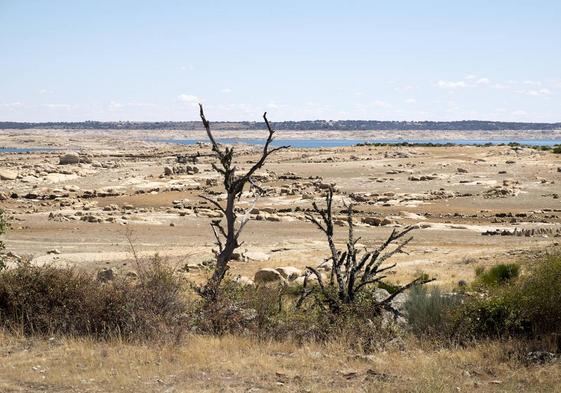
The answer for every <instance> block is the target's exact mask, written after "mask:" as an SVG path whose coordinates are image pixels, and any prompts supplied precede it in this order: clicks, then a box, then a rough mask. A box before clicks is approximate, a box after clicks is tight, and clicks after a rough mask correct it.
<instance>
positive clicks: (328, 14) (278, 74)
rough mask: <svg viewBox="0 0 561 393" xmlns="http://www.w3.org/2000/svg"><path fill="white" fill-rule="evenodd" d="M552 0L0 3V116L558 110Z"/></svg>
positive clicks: (560, 92) (560, 70)
mask: <svg viewBox="0 0 561 393" xmlns="http://www.w3.org/2000/svg"><path fill="white" fill-rule="evenodd" d="M560 16H561V1H559V0H550V1H546V0H534V1H517V0H508V1H507V0H493V1H490V0H485V1H482V0H469V1H467V0H465V1H450V0H447V1H436V0H424V1H418V0H415V1H414V0H411V1H406V0H393V1H387V0H384V1H375V0H370V1H360V0H356V1H354V0H346V1H334V0H323V1H316V0H298V1H292V0H276V1H264V0H260V1H257V0H236V1H232V0H224V1H218V0H215V1H213V0H203V1H201V0H197V1H190V0H184V1H171V0H160V1H156V0H153V1H142V0H96V1H86V0H48V1H47V0H42V1H41V0H0V121H30V122H36V121H84V120H99V121H120V120H123V121H124V120H134V121H162V120H171V121H183V120H198V113H197V110H196V104H197V103H198V102H201V103H203V105H204V106H205V111H206V114H207V117H208V118H209V119H210V120H232V121H237V120H249V121H253V120H256V121H258V120H260V118H261V115H262V113H263V112H264V111H267V112H268V117H269V119H270V120H272V121H282V120H314V119H324V120H345V119H368V120H409V121H413V120H464V119H479V120H497V121H529V122H560V121H561V23H560Z"/></svg>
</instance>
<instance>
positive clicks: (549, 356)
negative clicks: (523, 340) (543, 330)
mask: <svg viewBox="0 0 561 393" xmlns="http://www.w3.org/2000/svg"><path fill="white" fill-rule="evenodd" d="M556 359H557V356H556V355H555V354H554V353H552V352H547V351H533V352H528V353H527V354H526V356H525V357H524V360H525V361H526V362H528V363H537V364H545V363H550V362H552V361H554V360H556Z"/></svg>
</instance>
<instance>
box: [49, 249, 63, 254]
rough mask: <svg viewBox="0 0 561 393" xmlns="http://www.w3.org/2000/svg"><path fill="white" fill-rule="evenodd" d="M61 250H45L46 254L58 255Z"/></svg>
mask: <svg viewBox="0 0 561 393" xmlns="http://www.w3.org/2000/svg"><path fill="white" fill-rule="evenodd" d="M60 253H61V252H60V250H57V249H56V248H53V249H52V250H49V251H47V255H52V254H54V255H59V254H60Z"/></svg>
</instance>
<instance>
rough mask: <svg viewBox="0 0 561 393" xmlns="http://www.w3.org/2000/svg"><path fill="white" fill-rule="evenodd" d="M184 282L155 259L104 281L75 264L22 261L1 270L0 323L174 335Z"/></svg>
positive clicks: (30, 330) (81, 332)
mask: <svg viewBox="0 0 561 393" xmlns="http://www.w3.org/2000/svg"><path fill="white" fill-rule="evenodd" d="M182 287H183V286H182V284H181V282H179V280H178V279H177V278H176V277H175V276H174V275H173V272H172V271H171V269H169V268H167V267H165V266H163V265H162V264H160V263H159V262H158V261H157V260H154V261H152V263H151V264H150V265H149V266H148V267H147V268H146V269H145V270H144V271H143V272H142V273H141V274H139V277H138V278H136V279H132V278H127V277H117V278H116V279H115V280H113V281H111V282H107V283H100V282H98V281H96V280H95V279H94V278H93V277H92V276H91V275H90V274H87V273H85V272H81V271H79V270H77V269H73V268H60V267H53V266H41V267H39V266H33V265H31V264H28V263H25V264H21V265H20V266H18V267H16V268H14V269H10V270H6V271H3V272H1V273H0V325H1V326H2V327H4V328H6V329H9V330H12V331H17V332H21V333H23V334H27V335H32V334H39V335H71V336H91V337H95V338H111V337H118V338H123V339H149V338H154V337H163V336H164V335H168V334H174V335H177V334H178V332H179V331H180V329H181V326H182V320H181V319H182V318H183V316H184V315H185V312H186V308H187V306H186V302H185V300H184V299H183V294H184V291H183V289H182Z"/></svg>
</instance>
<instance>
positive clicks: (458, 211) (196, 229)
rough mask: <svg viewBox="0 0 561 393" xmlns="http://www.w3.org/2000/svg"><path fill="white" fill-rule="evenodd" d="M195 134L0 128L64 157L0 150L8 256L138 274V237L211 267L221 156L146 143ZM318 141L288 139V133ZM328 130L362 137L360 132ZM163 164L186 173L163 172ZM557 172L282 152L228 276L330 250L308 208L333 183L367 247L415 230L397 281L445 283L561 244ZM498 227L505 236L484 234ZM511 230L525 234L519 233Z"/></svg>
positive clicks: (10, 137) (5, 141) (382, 151)
mask: <svg viewBox="0 0 561 393" xmlns="http://www.w3.org/2000/svg"><path fill="white" fill-rule="evenodd" d="M199 134H200V132H199V131H194V132H183V131H182V132H180V131H169V132H168V131H166V132H160V133H157V132H146V131H122V130H120V131H119V130H113V131H103V132H102V131H100V132H97V131H87V132H84V131H72V130H32V131H9V130H8V131H0V146H4V147H50V148H55V149H60V150H57V151H53V152H48V153H19V154H16V153H13V154H12V153H0V175H1V174H2V171H4V174H7V175H8V176H4V177H5V178H6V177H7V178H10V179H7V180H0V205H1V207H2V208H3V209H5V211H6V212H7V216H8V219H9V221H10V225H11V230H10V231H9V233H8V234H7V235H6V236H5V243H6V245H7V248H8V250H9V251H11V252H13V253H14V254H16V255H17V256H25V257H29V258H31V259H32V260H33V262H34V263H61V264H62V263H71V264H75V265H77V266H80V267H83V268H86V269H94V270H95V269H100V268H101V267H105V266H111V267H114V268H116V269H118V270H123V271H126V270H129V269H133V268H134V267H133V265H134V264H133V263H131V262H132V261H133V257H132V253H131V247H130V244H129V243H132V244H133V246H134V249H135V251H136V252H137V253H138V255H140V256H143V257H144V256H151V255H154V254H155V253H158V254H159V255H160V256H162V257H163V258H165V259H166V260H167V261H168V262H169V263H172V264H174V265H176V266H178V267H182V266H183V265H185V264H186V263H187V264H190V265H192V266H193V265H196V264H199V263H200V262H202V261H205V260H209V259H211V258H212V255H213V254H212V248H213V247H214V245H213V236H212V231H211V229H210V226H209V223H210V220H211V219H212V218H213V217H217V216H218V211H217V210H216V209H214V208H213V207H212V206H211V205H210V204H209V203H207V202H205V201H204V200H202V199H201V198H200V197H199V195H200V194H206V195H209V194H213V195H215V196H216V197H218V198H220V197H221V189H220V186H219V185H217V184H216V179H217V176H216V174H215V172H214V171H213V170H212V168H211V166H210V163H211V162H212V158H210V157H201V158H199V160H198V162H197V163H196V164H190V163H189V164H181V163H178V162H177V158H176V155H178V154H179V155H193V154H197V153H201V154H206V153H208V152H209V147H208V146H205V145H200V146H175V145H170V144H165V143H158V142H155V141H153V140H151V139H152V138H192V137H200V135H199ZM217 134H218V135H226V132H224V133H222V134H220V133H217ZM250 134H251V135H249V134H248V133H245V132H243V133H242V132H239V133H237V134H236V133H234V132H231V131H230V132H228V133H227V135H228V136H244V137H252V136H260V133H259V132H258V131H256V132H252V133H250ZM279 134H280V133H279ZM399 134H400V135H402V134H403V135H404V136H407V135H408V133H407V132H405V131H404V132H403V133H399ZM452 134H453V136H454V137H464V138H469V137H474V138H476V137H477V136H475V135H472V134H473V133H469V135H461V133H452ZM320 135H322V134H320V133H317V132H316V133H314V132H311V133H303V132H295V131H293V132H287V133H286V135H285V133H282V135H280V136H279V138H283V139H284V138H299V137H300V138H303V137H305V138H313V137H318V136H320ZM329 135H330V136H332V137H342V136H343V137H349V138H356V137H357V135H359V133H336V132H335V133H334V134H333V135H332V134H331V133H330V134H329ZM360 135H366V134H364V133H363V134H360ZM384 135H386V136H387V137H390V134H389V133H384ZM423 135H424V134H423ZM322 136H323V137H325V134H323V135H322ZM391 136H393V137H396V135H395V133H394V135H391ZM359 137H361V136H359ZM421 137H422V135H417V138H416V139H421ZM433 137H434V135H433ZM438 137H439V138H444V137H450V136H449V135H447V134H446V135H444V134H442V133H440V134H439V135H438ZM540 137H542V138H543V137H545V138H554V137H556V134H555V135H553V134H552V135H540ZM237 149H238V152H239V155H238V161H239V163H238V165H239V167H240V168H247V167H248V165H249V163H251V162H253V161H254V160H255V159H256V158H257V157H258V148H256V147H249V146H239V147H238V148H237ZM66 151H78V152H79V153H80V157H81V162H80V163H76V164H68V165H59V159H60V156H62V155H63V154H64V152H66ZM188 166H190V167H196V169H193V168H191V169H189V168H187V167H188ZM165 167H169V168H170V169H172V171H173V170H174V168H175V170H176V171H185V170H187V172H188V173H178V174H171V175H164V168H165ZM559 168H561V156H560V155H555V154H552V153H549V152H542V151H538V150H533V149H528V148H512V147H506V146H495V147H475V146H461V147H459V146H458V147H450V146H446V147H444V146H443V147H411V146H408V147H396V146H393V147H391V146H390V147H373V146H370V147H369V146H364V147H347V148H329V149H327V148H321V149H289V150H287V151H283V152H281V153H279V154H277V155H275V156H273V157H272V159H271V160H270V162H269V164H268V165H266V167H265V170H263V171H261V173H260V175H262V176H260V183H261V185H262V186H263V187H264V188H266V189H267V190H268V194H267V196H264V197H261V198H259V199H258V200H257V202H256V204H255V208H254V210H253V212H252V214H251V218H252V221H251V222H250V223H249V224H248V225H247V226H246V229H245V231H244V233H243V234H242V240H243V241H244V244H243V245H242V247H241V252H242V254H244V255H245V257H244V258H243V259H244V260H243V261H239V262H235V263H234V264H233V266H232V272H233V274H242V275H246V276H249V277H251V276H252V275H253V273H254V272H255V271H256V270H257V269H258V268H260V267H263V266H271V267H274V266H286V265H291V266H296V267H305V266H306V265H317V264H319V263H321V262H322V260H323V257H325V256H326V255H327V247H326V244H325V242H324V239H323V237H322V234H321V233H319V232H318V231H317V230H316V229H315V228H314V226H313V225H312V224H310V223H309V222H307V221H306V220H305V219H304V212H305V211H306V210H308V209H310V208H311V203H312V201H314V200H315V201H317V202H318V203H322V193H323V192H324V189H325V187H326V185H328V184H332V185H335V187H336V189H337V195H338V197H337V207H336V211H337V212H338V215H340V217H339V218H341V219H343V218H344V217H343V215H342V214H340V213H339V212H340V210H341V209H342V208H343V201H346V202H351V201H352V202H353V203H354V204H355V208H356V214H355V218H356V222H357V228H356V230H357V232H358V235H359V236H361V237H362V239H361V241H360V243H361V244H363V245H365V246H368V247H372V246H375V245H377V244H379V242H380V241H382V240H383V239H384V237H386V236H387V235H388V234H389V233H390V232H391V230H392V229H393V228H396V227H398V228H399V227H403V226H405V225H409V224H418V225H419V226H420V228H419V229H417V230H416V231H414V232H413V234H414V240H413V241H412V242H411V243H410V245H409V247H408V254H407V255H400V256H398V257H397V258H396V259H395V261H397V262H398V263H399V264H398V269H397V273H396V274H395V275H394V276H393V278H392V279H393V280H394V281H397V282H404V281H405V280H407V279H409V278H411V277H412V276H414V275H416V274H419V273H420V272H426V273H428V274H430V275H433V276H435V277H436V278H437V280H438V281H437V283H440V284H444V285H448V284H449V285H453V284H455V283H456V282H457V281H459V280H470V279H471V278H472V277H473V274H474V269H475V267H476V266H479V265H484V266H485V265H490V264H493V263H496V262H498V261H513V260H515V259H520V258H521V257H524V256H525V255H526V254H528V253H529V251H532V250H536V249H543V248H547V247H550V246H555V245H558V244H559V241H560V240H561V238H560V237H559V235H560V233H561V203H560V202H561V199H559V195H561V183H560V182H561V172H560V171H561V169H559ZM14 177H15V179H14ZM218 184H220V182H218ZM252 201H253V198H252V197H251V195H247V196H246V197H245V198H242V203H241V205H240V206H243V207H249V206H251V205H252ZM373 218H378V219H379V220H378V221H380V220H384V219H385V220H384V224H385V225H381V226H374V225H371V224H372V222H373V220H372V219H373ZM495 230H499V231H504V235H503V236H501V235H495V236H485V235H483V233H484V232H486V231H495ZM515 230H516V232H517V233H522V236H515V235H512V234H511V232H513V231H515ZM345 235H346V227H345V226H344V225H341V226H338V227H337V239H338V240H340V241H344V239H345ZM129 240H130V242H129ZM194 270H195V272H193V271H194ZM186 274H190V275H192V276H193V277H194V278H197V277H201V276H202V275H204V274H205V273H204V272H203V271H201V270H200V268H195V269H191V273H186Z"/></svg>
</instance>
